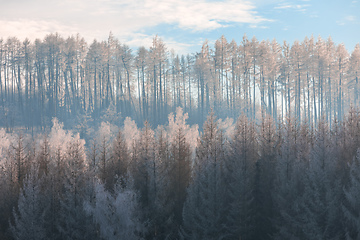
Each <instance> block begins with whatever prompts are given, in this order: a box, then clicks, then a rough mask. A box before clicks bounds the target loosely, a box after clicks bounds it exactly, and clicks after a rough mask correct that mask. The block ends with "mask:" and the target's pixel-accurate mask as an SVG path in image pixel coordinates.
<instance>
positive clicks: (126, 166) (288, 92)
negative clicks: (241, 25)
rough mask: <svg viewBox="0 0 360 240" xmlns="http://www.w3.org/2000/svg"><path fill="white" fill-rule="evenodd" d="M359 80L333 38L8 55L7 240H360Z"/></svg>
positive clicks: (11, 48) (9, 43)
mask: <svg viewBox="0 0 360 240" xmlns="http://www.w3.org/2000/svg"><path fill="white" fill-rule="evenodd" d="M133 51H134V52H135V53H133ZM359 73H360V45H359V44H357V45H356V46H355V49H354V50H353V51H352V52H351V53H349V52H348V51H347V49H346V48H345V46H344V45H343V44H338V45H336V44H335V43H334V42H333V41H332V40H331V38H330V37H329V38H328V39H327V40H323V39H322V38H321V37H319V38H318V39H317V40H315V39H314V37H313V36H311V37H310V38H308V37H305V39H304V40H303V41H302V42H299V41H295V42H294V43H293V44H292V45H290V44H289V43H287V42H284V43H283V44H279V43H277V41H276V40H272V41H268V40H266V41H265V40H262V41H258V40H257V39H256V38H255V37H253V38H252V39H251V40H249V39H248V38H247V36H246V35H244V36H243V38H242V41H241V42H240V43H236V42H235V40H233V41H231V42H230V43H228V42H227V40H226V39H225V37H221V38H220V39H219V40H217V41H216V42H215V44H214V47H213V48H211V47H210V44H209V42H208V41H205V42H204V44H203V45H202V48H201V51H200V52H198V53H195V54H188V55H186V56H179V55H176V54H175V53H174V51H172V50H170V51H169V50H168V49H167V48H166V46H165V44H164V42H163V41H162V40H161V38H159V37H158V36H156V37H154V38H153V43H152V46H151V47H150V48H149V49H146V48H145V47H140V48H139V49H138V50H136V51H135V50H133V49H131V48H130V47H129V46H127V45H126V44H121V43H120V42H119V41H118V40H117V39H116V38H115V37H114V36H113V35H112V34H111V33H110V35H109V38H108V40H107V41H101V42H98V41H96V40H94V41H93V42H92V43H91V44H90V45H89V46H88V44H87V43H86V41H85V40H84V39H83V38H81V37H80V35H77V36H71V37H68V38H67V39H64V38H63V37H61V36H60V35H59V34H56V33H55V34H49V35H47V36H46V37H45V38H44V39H43V40H40V39H37V40H35V41H34V42H30V40H28V39H26V40H24V41H20V40H19V39H17V38H15V37H13V38H8V39H7V40H5V41H4V40H0V239H4V240H12V239H16V240H23V239H24V240H25V239H26V240H35V239H36V240H42V239H54V240H57V239H58V240H62V239H84V240H85V239H86V240H92V239H93V240H97V239H101V240H105V239H114V240H115V239H129V240H131V239H144V240H150V239H151V240H152V239H169V240H170V239H184V240H188V239H189V240H191V239H194V240H195V239H196V240H197V239H204V240H205V239H206V240H211V239H214V240H215V239H216V240H218V239H225V240H232V239H246V240H258V239H264V240H266V239H279V240H280V239H307V240H312V239H313V240H319V239H341V240H342V239H344V240H351V239H354V240H355V239H359V238H360V232H359V229H360V201H359V199H360V188H359V186H360V150H359V149H358V148H359V147H360V109H359V99H358V98H359V96H358V95H359V92H358V91H359V89H358V80H359V79H358V78H359V77H358V74H359Z"/></svg>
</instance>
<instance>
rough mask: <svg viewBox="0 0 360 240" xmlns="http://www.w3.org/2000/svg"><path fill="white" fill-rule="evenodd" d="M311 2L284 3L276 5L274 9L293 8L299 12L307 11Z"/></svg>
mask: <svg viewBox="0 0 360 240" xmlns="http://www.w3.org/2000/svg"><path fill="white" fill-rule="evenodd" d="M309 6H310V5H309V4H291V3H282V4H279V5H277V6H276V7H274V9H279V10H283V9H293V10H296V11H299V12H305V11H306V10H307V8H308V7H309Z"/></svg>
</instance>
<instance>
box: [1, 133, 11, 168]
mask: <svg viewBox="0 0 360 240" xmlns="http://www.w3.org/2000/svg"><path fill="white" fill-rule="evenodd" d="M12 141H14V138H13V136H12V135H11V134H8V133H6V132H5V129H3V128H1V129H0V166H1V165H2V164H4V163H3V162H4V161H5V159H6V154H7V151H8V150H9V148H10V146H11V142H12Z"/></svg>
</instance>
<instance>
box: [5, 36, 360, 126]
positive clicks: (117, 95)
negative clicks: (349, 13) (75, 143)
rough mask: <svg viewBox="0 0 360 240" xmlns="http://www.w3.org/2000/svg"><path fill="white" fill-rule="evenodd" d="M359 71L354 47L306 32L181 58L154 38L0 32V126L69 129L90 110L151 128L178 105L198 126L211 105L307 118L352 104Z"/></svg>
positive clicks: (331, 115)
mask: <svg viewBox="0 0 360 240" xmlns="http://www.w3.org/2000/svg"><path fill="white" fill-rule="evenodd" d="M359 74H360V46H359V45H356V46H355V49H354V50H353V51H352V52H351V54H350V53H349V52H348V51H347V50H346V48H345V46H344V45H343V44H338V45H336V44H335V43H334V42H333V41H332V40H331V38H328V39H327V40H323V39H322V38H320V37H319V38H318V39H317V40H315V39H314V38H313V37H312V36H311V37H310V38H308V37H306V38H305V39H304V40H303V41H302V42H299V41H295V42H294V43H293V44H292V45H290V44H289V43H287V42H284V43H283V44H279V43H278V42H277V41H276V40H272V41H268V40H267V41H265V40H263V41H258V40H257V39H256V38H255V37H253V38H252V39H251V40H249V39H248V38H247V36H246V35H244V37H243V39H242V40H241V41H240V42H239V43H237V42H236V41H235V40H233V41H231V42H230V43H229V42H227V40H226V39H225V37H221V38H220V39H218V40H217V41H216V42H215V44H214V47H213V48H211V46H209V43H208V42H207V41H205V42H204V44H203V46H202V48H201V50H200V51H199V52H198V53H196V54H190V55H187V56H178V55H176V54H175V53H174V52H173V51H168V50H167V48H166V46H165V44H164V42H163V41H162V40H161V39H160V38H159V37H157V36H156V37H154V39H153V43H152V46H151V47H150V48H149V49H146V48H145V47H140V48H139V49H138V50H136V52H133V51H132V49H130V48H129V47H128V46H127V45H125V44H121V43H120V42H119V41H118V40H117V39H116V38H115V37H114V36H113V35H112V34H110V35H109V38H108V40H107V41H102V42H98V41H96V40H94V41H93V42H92V43H91V44H89V45H88V44H87V43H86V42H85V40H84V39H83V38H81V37H80V36H79V35H77V36H72V37H68V38H67V39H64V38H63V37H61V36H60V35H58V34H50V35H47V36H46V37H45V38H44V39H43V40H40V39H37V40H35V41H34V42H30V41H29V40H24V41H23V42H21V41H20V40H18V39H17V38H8V39H7V40H0V112H1V114H0V116H1V117H0V125H1V126H3V127H6V128H7V129H8V130H11V129H12V128H14V127H18V126H25V127H27V128H28V129H30V128H31V129H33V127H37V128H43V127H47V126H50V125H51V119H52V118H53V117H57V118H59V119H60V120H61V121H63V122H64V123H65V125H66V126H69V127H73V126H76V125H78V124H80V123H83V122H86V119H89V118H91V117H92V118H93V119H94V118H96V119H98V118H100V117H102V118H103V120H107V121H115V120H116V119H118V118H120V117H123V118H125V117H126V116H129V117H132V118H133V119H135V120H136V121H137V122H140V123H142V122H144V121H145V120H147V121H148V122H149V123H151V124H152V125H153V126H157V125H158V124H164V123H165V121H166V116H167V115H168V114H169V113H170V112H173V111H175V109H176V107H178V106H180V107H182V108H183V109H184V110H185V112H188V113H189V121H190V122H191V123H198V124H200V125H202V123H203V122H204V120H205V118H204V116H206V115H207V114H208V113H209V112H210V110H211V109H213V110H214V111H215V112H216V113H217V114H218V115H219V116H220V117H223V118H225V117H226V116H231V117H234V118H237V117H238V116H239V114H241V113H243V114H245V115H246V116H247V117H248V118H250V119H257V120H259V119H261V118H263V117H264V114H265V113H266V114H269V115H271V116H272V117H273V118H274V119H279V118H280V119H284V118H285V116H293V117H295V118H296V119H298V120H299V121H300V120H304V119H306V120H307V121H308V123H309V124H314V125H316V124H317V123H318V121H319V119H321V118H323V117H324V118H325V119H327V120H328V121H329V122H332V120H334V119H335V118H336V119H342V116H343V115H344V113H346V112H347V110H348V109H349V107H350V106H351V105H353V106H358V105H359V86H358V84H359ZM114 119H115V120H114ZM98 124H99V123H98Z"/></svg>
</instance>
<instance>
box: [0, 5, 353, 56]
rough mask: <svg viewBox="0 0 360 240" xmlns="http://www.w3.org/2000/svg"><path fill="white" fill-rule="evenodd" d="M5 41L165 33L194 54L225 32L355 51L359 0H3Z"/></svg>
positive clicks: (132, 39) (143, 42) (129, 39)
mask: <svg viewBox="0 0 360 240" xmlns="http://www.w3.org/2000/svg"><path fill="white" fill-rule="evenodd" d="M0 6H1V8H0V38H3V39H6V38H8V37H10V36H16V37H18V38H19V39H21V40H23V39H25V38H29V39H30V40H32V41H33V40H34V39H36V38H40V39H42V38H44V36H46V35H47V34H50V33H55V32H57V33H59V34H60V35H61V36H62V37H64V38H66V37H68V36H71V35H76V34H77V33H79V34H80V36H82V37H84V38H85V39H86V41H87V42H88V43H91V42H92V41H93V40H94V39H97V40H98V41H101V40H106V39H107V37H108V36H109V33H110V32H111V33H112V34H113V35H114V36H115V37H116V38H118V39H119V40H120V41H121V43H124V44H127V45H129V46H130V47H131V48H134V49H136V48H138V47H139V46H145V47H150V46H151V42H152V39H153V38H154V36H156V35H158V36H159V37H160V38H161V39H162V40H163V41H164V42H165V44H166V46H167V49H168V50H171V49H174V51H175V53H178V54H187V53H195V52H199V51H200V50H201V45H202V44H203V43H204V41H205V40H208V41H209V43H210V44H213V43H214V42H215V41H216V40H217V39H219V38H220V37H221V36H222V35H224V36H225V37H226V39H227V40H228V41H229V42H230V41H232V40H233V39H234V40H235V41H236V42H238V43H240V42H241V40H242V37H243V36H244V34H246V36H247V37H248V38H249V39H251V38H252V37H253V36H255V37H256V38H257V39H258V40H259V41H261V40H272V39H274V38H275V39H276V40H277V41H278V42H279V43H282V42H283V41H287V42H288V43H290V44H292V43H293V42H294V41H296V40H298V41H302V40H304V38H305V37H306V36H308V37H310V36H311V35H313V36H314V37H315V38H318V37H319V36H321V37H322V38H324V39H327V38H328V37H329V36H331V37H332V39H333V41H334V42H335V43H336V44H340V43H344V44H345V47H346V48H347V49H348V51H350V52H351V51H352V50H353V49H354V47H355V45H356V43H359V42H360V0H341V1H340V0H336V1H335V0H293V1H291V0H284V1H282V0H249V1H243V0H0Z"/></svg>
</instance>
